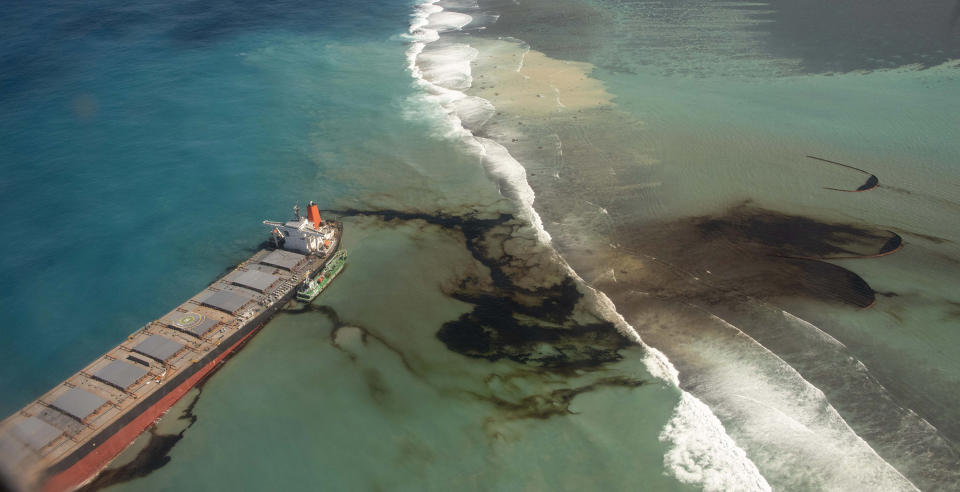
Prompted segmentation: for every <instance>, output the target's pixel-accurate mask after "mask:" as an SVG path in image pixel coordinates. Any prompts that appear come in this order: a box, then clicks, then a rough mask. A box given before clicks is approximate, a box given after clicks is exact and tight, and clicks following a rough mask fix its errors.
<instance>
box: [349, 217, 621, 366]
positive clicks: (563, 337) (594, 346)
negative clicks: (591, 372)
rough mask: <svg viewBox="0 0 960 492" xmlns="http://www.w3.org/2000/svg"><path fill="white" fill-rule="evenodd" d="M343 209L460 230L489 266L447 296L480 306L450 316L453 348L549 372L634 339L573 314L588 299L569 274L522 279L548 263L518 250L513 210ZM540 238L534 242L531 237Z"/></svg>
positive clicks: (615, 356) (614, 351) (589, 362)
mask: <svg viewBox="0 0 960 492" xmlns="http://www.w3.org/2000/svg"><path fill="white" fill-rule="evenodd" d="M333 212H334V213H336V214H339V215H341V216H368V217H380V218H382V219H383V220H385V221H393V220H405V221H406V220H423V221H425V222H427V223H430V224H435V225H438V226H440V227H443V228H448V229H455V230H458V231H460V232H461V233H462V234H463V236H464V239H465V243H466V248H467V249H468V250H469V251H470V254H471V255H472V256H473V258H474V259H475V260H477V261H478V262H479V263H480V264H482V265H483V266H485V267H486V268H487V270H488V271H489V280H490V282H489V283H487V282H484V280H486V279H476V278H469V277H468V278H464V279H462V280H461V281H460V282H459V284H458V286H457V287H456V288H455V289H454V290H453V292H450V293H449V295H450V296H451V297H453V298H455V299H458V300H460V301H463V302H466V303H469V304H472V305H473V306H474V308H473V309H472V310H471V311H470V312H469V313H466V314H464V315H462V316H460V318H458V319H457V320H455V321H450V322H447V323H444V324H443V326H442V327H441V328H440V330H439V331H438V332H437V338H438V339H439V340H440V341H441V342H443V343H444V344H445V345H446V346H447V348H448V349H450V350H452V351H454V352H457V353H460V354H463V355H465V356H467V357H472V358H478V359H485V360H488V361H497V360H500V359H508V360H511V361H514V362H517V363H520V364H526V365H532V366H535V367H538V368H541V369H544V370H547V371H552V372H558V373H571V372H572V371H576V370H585V369H596V368H599V367H601V366H603V365H605V364H608V363H611V362H616V361H618V360H620V359H621V358H622V356H621V355H620V354H619V351H620V350H621V349H623V348H626V347H628V346H630V345H632V342H630V341H629V340H628V339H626V338H625V337H624V336H623V335H621V334H620V333H619V332H618V331H617V330H616V328H615V327H614V325H613V324H612V323H610V322H607V321H604V320H600V319H596V318H595V319H593V320H592V321H590V322H583V321H580V320H578V319H576V318H577V317H576V316H575V315H574V313H575V310H576V307H577V305H578V304H579V303H580V301H581V299H582V298H583V294H581V293H580V292H579V291H578V290H577V286H576V284H575V282H574V281H573V279H572V278H570V277H569V276H568V275H566V274H565V273H564V274H562V275H559V276H558V278H557V280H556V281H555V282H549V283H545V284H540V285H533V286H528V285H524V286H521V285H519V284H518V282H517V279H518V278H520V277H525V276H526V278H525V280H529V277H531V276H532V275H528V274H531V273H532V272H533V270H535V269H540V270H543V269H544V267H545V265H543V264H542V263H539V262H538V261H537V259H536V258H534V256H536V255H535V254H531V257H530V258H527V257H519V256H517V255H515V254H512V253H511V251H514V250H515V248H514V247H511V241H517V240H520V241H523V240H524V238H523V234H522V233H521V232H520V231H521V229H523V227H524V225H523V224H522V223H521V222H520V221H518V220H517V219H516V218H514V217H513V216H512V215H510V214H500V215H497V216H495V217H492V218H481V217H477V216H453V215H445V214H425V213H413V212H401V211H396V210H375V211H361V210H336V211H333ZM531 242H535V241H531Z"/></svg>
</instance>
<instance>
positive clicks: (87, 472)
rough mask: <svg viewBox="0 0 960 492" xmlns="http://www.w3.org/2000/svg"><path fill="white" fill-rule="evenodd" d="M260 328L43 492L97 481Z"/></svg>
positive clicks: (50, 482) (55, 478)
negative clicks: (110, 464) (114, 461)
mask: <svg viewBox="0 0 960 492" xmlns="http://www.w3.org/2000/svg"><path fill="white" fill-rule="evenodd" d="M260 328H261V327H257V329H255V330H253V331H251V332H250V333H249V334H247V335H246V336H245V337H243V338H241V339H240V340H238V341H237V343H235V344H233V346H231V347H230V348H229V349H227V350H225V351H224V352H223V353H222V354H220V355H219V356H217V358H215V359H213V360H212V361H210V362H209V363H208V364H207V365H206V366H205V367H204V368H203V369H200V370H199V371H197V373H196V374H194V375H193V376H190V378H189V379H187V380H186V381H184V382H183V383H181V384H180V386H177V387H176V388H174V389H173V390H172V391H171V392H170V393H168V394H167V395H165V396H164V397H163V398H161V399H160V401H158V402H157V403H155V404H154V405H153V406H152V407H150V408H148V409H147V410H146V411H145V412H143V413H142V414H140V415H139V416H137V418H135V419H133V420H132V421H131V422H130V423H129V424H127V425H126V426H124V427H123V428H122V429H120V430H119V431H118V432H117V433H116V434H114V435H112V436H110V438H109V439H107V440H106V441H104V442H103V443H102V444H101V445H100V446H97V448H96V449H94V450H93V451H91V452H90V453H89V454H87V455H86V456H84V457H83V458H82V459H80V461H78V462H76V463H75V464H74V465H73V466H71V467H70V468H67V469H66V470H64V471H62V472H60V473H58V474H57V475H54V476H53V477H51V478H49V479H47V481H46V482H45V483H44V485H43V490H44V491H45V492H63V491H68V490H73V489H75V488H77V487H79V486H81V485H83V484H84V483H85V482H87V481H88V480H90V479H92V478H94V477H95V476H96V475H97V474H98V473H100V470H102V469H103V468H104V467H105V466H107V464H108V463H110V461H112V460H113V459H114V458H116V457H117V455H119V454H120V453H121V452H122V451H123V450H124V449H127V446H129V445H130V444H132V443H133V441H134V440H135V439H136V438H137V437H138V436H140V434H142V433H143V431H145V430H147V429H148V428H149V427H150V426H151V425H152V424H153V423H154V422H155V421H156V420H157V419H158V418H160V417H161V416H163V414H164V413H166V412H167V410H169V409H170V407H172V406H173V404H174V403H176V402H177V401H178V400H179V399H180V398H183V395H185V394H187V392H188V391H190V389H192V388H193V387H194V386H196V385H197V383H199V382H200V381H202V380H203V378H204V377H206V376H207V375H209V374H210V373H211V372H213V371H214V370H216V369H217V366H218V365H219V364H220V363H221V362H222V361H223V359H225V358H227V357H228V356H229V355H230V354H232V353H233V352H234V351H236V350H237V348H238V347H240V346H241V345H243V344H244V343H245V342H246V341H247V340H248V339H249V338H250V337H252V336H253V335H255V334H256V333H257V332H258V331H260Z"/></svg>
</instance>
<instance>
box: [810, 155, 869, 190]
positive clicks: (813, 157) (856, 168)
mask: <svg viewBox="0 0 960 492" xmlns="http://www.w3.org/2000/svg"><path fill="white" fill-rule="evenodd" d="M807 157H808V158H810V159H814V160H818V161H822V162H827V163H830V164H834V165H837V166H843V167H845V168H847V169H853V170H854V171H859V172H861V173H863V174H866V175H867V176H868V178H867V182H866V183H864V184H862V185H860V187H859V188H857V189H855V190H845V189H842V188H831V187H829V186H824V187H823V189H825V190H831V191H843V192H846V193H859V192H861V191H870V190H873V189H876V188H877V187H878V186H880V179H879V178H877V177H876V176H875V175H874V174H872V173H870V172H868V171H864V170H863V169H860V168H859V167H853V166H850V165H848V164H844V163H842V162H837V161H831V160H829V159H824V158H822V157H817V156H815V155H809V154H808V155H807Z"/></svg>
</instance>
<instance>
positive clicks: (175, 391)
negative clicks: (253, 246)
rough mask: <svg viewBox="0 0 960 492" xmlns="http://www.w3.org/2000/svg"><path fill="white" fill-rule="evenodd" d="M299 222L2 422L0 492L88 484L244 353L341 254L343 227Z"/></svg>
mask: <svg viewBox="0 0 960 492" xmlns="http://www.w3.org/2000/svg"><path fill="white" fill-rule="evenodd" d="M296 216H297V220H295V221H289V222H285V223H280V222H270V221H264V223H265V224H267V225H270V226H272V227H273V231H272V232H271V237H272V238H273V241H274V244H275V245H277V246H278V247H277V248H276V249H264V250H260V251H258V252H257V253H255V254H254V255H253V256H252V257H250V258H249V259H247V260H246V261H244V262H243V263H241V264H240V265H238V266H237V267H236V268H235V269H233V270H232V271H231V272H229V273H228V274H226V275H225V276H223V277H222V278H220V279H218V280H217V281H215V282H214V283H212V284H210V285H209V286H208V287H207V288H205V289H204V290H202V291H201V292H200V293H198V294H196V295H195V296H193V297H191V298H190V299H189V300H187V301H186V302H184V303H182V304H180V305H179V306H177V307H176V308H175V309H174V310H172V311H170V312H169V313H167V314H166V315H164V316H163V317H161V318H160V319H157V320H155V321H152V322H150V323H148V324H146V325H144V326H143V327H141V328H140V329H138V330H137V331H135V332H133V333H132V334H130V336H128V337H127V339H126V340H125V341H123V342H122V343H121V344H120V345H118V346H116V347H114V348H112V349H110V350H109V351H108V352H107V353H105V354H103V355H102V356H100V357H99V358H97V359H96V360H94V361H93V362H92V363H90V364H89V365H87V366H86V367H84V368H83V369H82V370H80V371H79V372H77V373H76V374H74V375H73V376H71V377H69V378H68V379H67V380H65V381H63V382H62V383H60V384H59V385H57V386H56V387H54V388H53V389H52V390H50V391H48V392H47V393H46V394H44V395H43V396H41V397H40V398H38V399H37V400H35V401H33V402H31V403H30V404H28V405H27V406H26V407H24V408H23V409H21V410H20V411H19V412H17V413H15V414H14V415H11V416H10V417H8V418H6V419H4V420H3V421H2V422H0V480H2V481H0V488H2V486H3V485H6V486H7V487H9V488H13V489H15V490H48V491H61V490H71V489H73V488H76V487H77V486H79V485H82V484H83V483H85V482H87V481H89V480H90V479H92V478H93V477H94V476H96V474H97V473H98V472H99V471H100V470H101V469H102V468H103V467H104V466H106V465H107V464H108V463H109V462H110V461H111V460H112V459H113V458H114V457H116V456H117V455H118V454H119V453H120V452H121V451H123V449H125V448H126V447H127V446H128V445H130V443H132V442H133V440H134V439H135V438H136V437H137V436H139V435H140V434H141V433H142V432H143V431H144V430H146V429H147V428H148V427H149V426H150V425H152V424H153V423H154V422H155V421H156V419H158V418H159V417H161V416H162V415H163V413H164V412H166V411H167V410H168V409H169V408H170V406H171V405H173V403H175V402H176V401H177V400H178V399H180V398H181V397H182V396H183V395H184V394H186V392H187V391H189V390H190V389H191V388H192V387H194V386H195V385H196V384H197V383H199V382H200V381H202V380H203V378H204V377H205V376H207V375H208V374H210V373H211V372H212V371H214V370H215V369H216V368H217V367H218V365H219V364H220V363H221V362H222V361H223V360H224V359H225V358H226V357H227V356H228V355H229V354H230V353H232V352H234V351H236V350H237V349H239V348H240V347H242V346H243V344H244V343H245V342H246V341H247V340H248V339H249V338H250V337H251V336H253V335H254V334H255V333H256V332H257V331H259V329H260V328H261V327H262V326H263V324H264V323H265V322H266V321H267V320H268V319H269V318H270V317H271V316H273V314H274V313H276V312H277V310H279V309H280V308H281V307H283V306H284V305H285V304H286V303H287V302H289V301H290V300H291V299H292V298H293V297H294V296H295V294H296V291H297V288H298V286H300V285H301V283H302V282H303V281H304V280H305V279H309V278H311V277H312V276H313V275H315V274H316V273H317V272H319V271H320V270H321V269H322V268H323V267H324V265H325V264H326V262H327V261H328V260H329V259H330V258H331V257H332V256H333V255H334V253H336V251H337V249H338V248H339V246H340V236H341V233H342V226H341V224H340V223H339V222H333V221H327V222H324V221H322V220H321V219H320V212H319V209H318V208H317V206H316V204H314V203H313V202H311V203H310V207H309V209H308V217H307V218H301V217H299V213H297V214H296ZM314 218H315V219H316V220H314ZM278 233H280V234H284V235H283V239H284V240H283V241H280V240H279V239H280V238H278V237H277V234H278Z"/></svg>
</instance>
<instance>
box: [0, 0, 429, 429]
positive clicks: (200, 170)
mask: <svg viewBox="0 0 960 492" xmlns="http://www.w3.org/2000/svg"><path fill="white" fill-rule="evenodd" d="M408 16H409V4H408V3H407V2H402V1H399V2H398V1H386V0H378V1H360V2H351V3H350V4H349V5H347V4H344V3H342V2H333V1H324V0H321V1H315V0H314V1H284V2H258V1H212V2H211V1H163V2H118V1H95V2H76V1H74V2H28V3H21V4H17V5H16V6H8V8H7V9H5V15H4V16H2V18H0V32H3V33H4V41H3V42H2V43H0V166H2V169H0V209H2V210H3V217H4V218H5V227H3V232H2V233H0V234H2V236H0V243H2V246H0V248H2V254H0V258H2V259H0V278H3V279H4V282H3V284H2V286H0V316H2V318H3V323H4V325H5V328H4V337H3V341H2V343H0V360H2V361H3V363H2V366H0V395H2V397H0V413H4V414H9V413H11V412H13V411H15V410H16V409H17V408H19V407H21V406H22V405H24V404H25V403H26V402H28V401H30V400H32V399H33V398H36V397H37V396H39V395H40V394H42V393H43V392H45V391H46V390H47V389H49V388H50V387H52V386H53V385H54V384H56V383H57V382H58V381H59V380H61V379H63V378H64V377H66V376H68V375H69V374H72V373H73V372H74V371H76V370H77V369H78V368H80V367H83V366H84V365H86V363H88V362H89V361H90V360H92V359H93V358H95V357H96V356H97V355H99V354H101V353H103V352H104V351H105V350H106V349H107V348H109V347H111V346H113V345H114V344H116V343H118V342H119V341H121V340H123V338H124V337H125V336H126V335H127V334H129V333H130V332H132V331H134V330H135V329H136V328H137V327H139V326H141V325H142V324H144V323H146V322H148V321H150V320H152V319H155V318H156V317H158V316H160V315H162V314H163V313H165V312H166V311H167V310H169V309H170V308H172V307H173V306H175V305H176V304H178V303H179V302H181V301H182V300H183V299H185V298H186V297H187V296H189V295H192V294H193V293H194V292H196V291H198V290H199V289H201V288H202V287H203V286H204V285H206V284H207V283H208V282H210V281H211V280H213V278H215V276H216V275H217V274H219V273H220V272H222V271H223V270H224V269H225V268H227V267H229V266H230V265H233V264H236V263H237V262H238V261H240V260H242V259H244V258H245V256H246V255H248V254H249V253H250V252H251V251H252V250H253V249H254V248H256V247H257V245H258V244H259V242H260V241H261V239H263V237H264V236H263V230H262V229H263V227H262V225H261V224H260V223H259V221H260V220H261V219H267V218H274V219H276V218H284V217H286V216H287V214H288V213H289V207H290V206H291V205H292V204H293V202H294V201H296V200H301V201H302V200H307V199H311V198H315V199H318V200H320V201H321V203H322V204H324V205H331V204H334V203H335V202H336V201H337V200H338V199H339V198H342V197H345V196H348V195H349V194H350V193H351V188H350V185H349V184H348V183H343V182H342V180H341V181H337V180H336V178H329V177H327V176H326V174H327V173H326V172H325V171H326V170H329V169H332V168H336V167H338V166H343V165H345V164H344V163H343V162H342V153H343V151H344V149H345V148H349V147H351V146H354V147H356V146H359V145H360V143H361V142H362V141H363V139H364V138H366V136H367V135H369V134H370V133H369V132H372V131H375V130H374V129H372V128H374V127H375V126H376V123H373V124H371V123H370V120H371V119H372V117H371V115H373V114H376V113H379V112H382V111H383V108H384V107H387V106H389V105H391V104H394V103H395V101H396V98H397V97H398V94H403V93H405V92H409V91H410V90H411V89H410V87H409V78H408V76H407V75H406V74H405V73H404V72H403V66H404V63H405V62H404V58H403V55H402V50H403V46H402V45H401V44H400V43H396V46H395V48H394V51H389V50H379V51H378V50H366V51H356V50H351V49H348V47H349V46H353V45H363V44H364V43H367V42H381V43H382V42H384V41H386V40H388V39H390V38H391V37H393V36H396V35H397V34H398V33H401V32H403V31H404V30H405V27H406V24H407V22H408V21H407V18H408ZM357 67H363V68H362V69H361V68H357ZM376 73H388V74H390V76H387V77H375V76H373V74H376Z"/></svg>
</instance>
